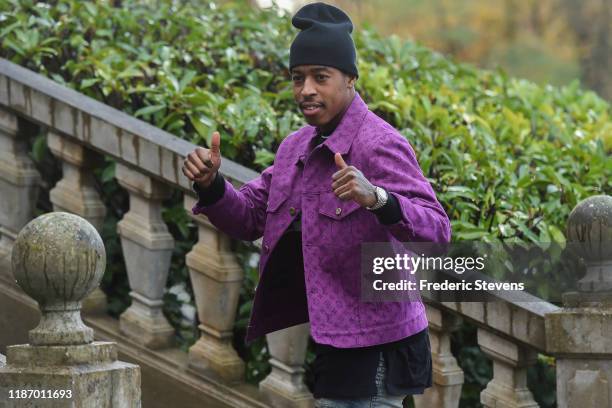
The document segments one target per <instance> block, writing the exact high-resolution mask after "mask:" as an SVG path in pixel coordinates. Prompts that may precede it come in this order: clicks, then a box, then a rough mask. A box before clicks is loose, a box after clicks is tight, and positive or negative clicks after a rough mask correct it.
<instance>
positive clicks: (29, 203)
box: [0, 109, 40, 283]
mask: <svg viewBox="0 0 612 408" xmlns="http://www.w3.org/2000/svg"><path fill="white" fill-rule="evenodd" d="M22 124H23V122H20V121H18V119H17V116H16V115H14V114H13V113H11V112H9V111H7V110H4V109H0V197H2V199H0V278H3V279H4V280H5V281H7V282H10V283H14V279H13V276H12V273H11V249H12V247H13V241H14V240H15V237H16V236H17V233H18V232H19V230H20V229H21V228H23V226H24V225H26V224H27V223H28V221H30V220H31V219H32V217H33V212H34V208H35V206H36V201H37V198H38V182H39V180H40V175H39V174H38V171H36V169H35V167H34V163H33V162H32V160H30V158H29V157H28V154H27V143H26V141H25V137H27V136H32V135H28V134H25V133H28V132H30V130H24V129H23V126H21V125H22Z"/></svg>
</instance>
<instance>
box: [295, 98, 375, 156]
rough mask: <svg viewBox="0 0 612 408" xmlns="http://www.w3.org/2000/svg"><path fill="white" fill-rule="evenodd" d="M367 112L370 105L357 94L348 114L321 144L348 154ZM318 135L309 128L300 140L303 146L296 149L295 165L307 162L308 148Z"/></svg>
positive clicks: (347, 111) (334, 150) (337, 151)
mask: <svg viewBox="0 0 612 408" xmlns="http://www.w3.org/2000/svg"><path fill="white" fill-rule="evenodd" d="M367 112H368V105H366V103H365V102H364V101H363V99H361V96H360V95H359V93H358V92H355V97H354V98H353V101H352V102H351V104H350V105H349V107H348V109H347V110H346V112H344V116H342V119H340V123H339V124H338V126H336V129H334V131H333V132H332V133H331V134H330V135H329V136H328V137H327V139H325V141H324V142H323V143H321V144H322V145H323V146H327V148H328V149H329V150H330V151H331V152H332V153H340V154H346V153H348V151H349V149H350V147H351V144H352V143H353V140H354V139H355V136H357V132H358V131H359V128H360V127H361V124H362V123H363V120H364V118H365V115H366V113H367ZM316 135H317V132H316V128H314V127H312V126H309V129H308V130H307V131H306V132H304V135H303V136H302V137H301V138H300V139H301V140H300V143H301V145H300V146H299V147H298V148H297V149H296V152H297V157H296V158H295V163H297V162H299V161H301V162H304V161H305V158H306V155H307V154H308V147H309V145H310V143H311V142H312V139H314V138H315V137H316Z"/></svg>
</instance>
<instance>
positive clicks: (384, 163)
mask: <svg viewBox="0 0 612 408" xmlns="http://www.w3.org/2000/svg"><path fill="white" fill-rule="evenodd" d="M315 135H316V133H315V128H314V127H312V126H305V127H303V128H301V129H300V130H298V131H297V132H295V133H292V134H291V135H289V136H288V137H287V138H286V139H285V140H284V141H283V142H282V143H281V145H280V146H279V148H278V151H277V153H276V158H275V160H274V165H272V166H270V167H268V168H267V169H265V170H264V171H263V172H262V173H261V175H260V176H259V177H258V178H256V179H255V180H253V181H251V182H249V183H247V184H244V185H243V186H241V187H240V189H239V190H236V189H235V188H234V187H233V186H232V185H231V184H230V183H229V182H228V181H225V194H224V195H223V197H222V198H221V199H220V200H219V201H217V202H216V203H214V204H212V205H210V206H199V205H196V206H194V208H193V212H194V214H199V213H202V214H205V215H206V216H208V218H209V219H210V221H211V223H212V224H213V225H215V226H216V227H217V228H218V229H220V230H221V231H224V232H225V233H227V234H228V235H230V236H231V237H234V238H236V239H241V240H249V241H250V240H256V239H258V238H259V237H261V236H262V235H263V240H262V250H261V258H260V264H259V276H260V281H259V284H258V286H257V289H256V291H255V299H254V302H253V311H252V315H251V321H250V324H249V327H248V329H247V336H246V341H247V342H249V341H251V340H253V339H254V338H256V337H259V336H261V335H263V334H266V333H269V332H271V331H275V330H280V329H283V328H286V327H289V326H292V325H295V324H299V323H304V322H306V321H308V320H309V321H310V331H311V335H312V337H313V339H314V340H315V341H316V342H317V343H321V344H329V345H332V346H335V347H342V348H347V347H363V346H371V345H376V344H381V343H388V342H392V341H395V340H399V339H402V338H404V337H407V336H410V335H412V334H414V333H417V332H419V331H421V330H423V329H424V328H425V327H427V317H426V316H425V308H424V306H423V304H422V303H421V301H405V302H363V301H361V299H360V294H361V291H360V282H361V280H360V276H361V275H360V248H361V246H360V245H361V243H362V242H391V243H392V244H393V246H394V247H395V246H396V245H399V242H406V241H413V242H414V241H428V242H448V241H449V240H450V233H451V229H450V223H449V220H448V217H447V215H446V213H445V212H444V210H443V209H442V206H441V205H440V203H439V202H438V201H437V199H436V196H435V194H434V192H433V190H432V188H431V185H430V184H429V182H428V181H427V180H426V179H425V177H424V176H423V173H422V171H421V169H420V167H419V164H418V162H417V160H416V157H415V154H414V151H413V149H412V147H411V146H410V144H409V143H408V141H406V139H405V138H404V137H403V136H402V135H401V134H399V132H398V131H397V130H395V129H394V128H393V127H392V126H391V125H389V124H388V123H386V122H385V121H384V120H382V119H381V118H379V117H378V116H376V115H375V114H374V113H372V112H371V111H370V110H369V109H368V107H367V105H366V104H365V103H364V102H363V100H362V99H361V97H360V96H359V94H357V95H356V96H355V98H354V100H353V101H352V103H351V106H350V107H349V108H348V110H347V111H346V113H345V114H344V117H343V118H342V120H341V122H340V124H339V125H338V126H337V128H336V129H335V131H334V132H333V133H332V134H331V135H330V137H329V138H327V140H325V141H324V142H323V143H321V144H320V145H318V146H316V147H315V148H314V149H313V150H312V151H311V152H309V143H310V141H311V140H312V139H313V138H314V137H315ZM336 152H340V153H341V154H342V156H343V158H344V160H345V161H346V163H347V164H348V165H353V166H355V167H357V169H359V170H361V172H362V173H363V174H364V176H365V177H366V178H367V179H368V180H369V181H370V182H371V183H373V184H374V185H378V186H380V187H383V188H385V189H386V190H387V191H388V192H389V193H390V194H393V195H394V196H395V197H396V198H397V200H398V202H399V205H400V207H401V212H402V219H401V220H400V221H399V222H397V223H395V224H391V225H384V224H381V223H380V222H379V221H378V218H377V217H376V215H375V214H373V213H372V212H370V211H368V210H366V209H365V208H361V207H360V206H359V204H357V203H356V202H354V201H352V200H349V201H341V200H339V199H338V198H337V197H336V196H335V195H334V193H333V190H332V188H331V183H332V174H333V173H334V172H336V171H337V167H336V165H335V162H334V153H336ZM298 215H300V216H301V224H302V253H303V257H304V281H305V285H306V298H307V310H301V309H306V307H305V305H303V306H302V305H301V304H300V302H299V301H298V300H297V299H300V298H302V299H303V297H304V296H303V293H301V294H300V293H291V290H294V291H296V290H297V289H295V288H294V286H292V287H291V288H294V289H291V288H282V287H281V288H279V287H278V286H275V285H273V284H269V282H267V280H270V276H272V277H273V276H278V275H277V274H278V273H287V271H286V270H277V271H273V270H271V268H266V266H267V263H268V260H269V258H270V254H271V253H272V251H273V250H274V248H275V246H276V245H277V243H278V241H279V239H280V238H281V236H282V235H283V233H284V231H285V230H286V229H287V227H288V226H289V224H291V222H292V221H293V220H294V219H295V218H296V217H297V216H298ZM274 265H276V267H277V268H279V267H278V263H277V262H275V263H274ZM293 299H296V300H295V301H293ZM302 303H303V302H302Z"/></svg>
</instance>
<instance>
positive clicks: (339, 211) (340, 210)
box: [336, 207, 342, 215]
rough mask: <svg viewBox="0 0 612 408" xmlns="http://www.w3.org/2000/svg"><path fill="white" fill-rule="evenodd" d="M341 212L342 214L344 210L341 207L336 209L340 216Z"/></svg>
mask: <svg viewBox="0 0 612 408" xmlns="http://www.w3.org/2000/svg"><path fill="white" fill-rule="evenodd" d="M341 212H342V208H340V207H338V208H336V215H340V213H341Z"/></svg>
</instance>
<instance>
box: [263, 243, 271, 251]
mask: <svg viewBox="0 0 612 408" xmlns="http://www.w3.org/2000/svg"><path fill="white" fill-rule="evenodd" d="M269 250H270V245H268V244H264V252H268V251H269Z"/></svg>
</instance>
